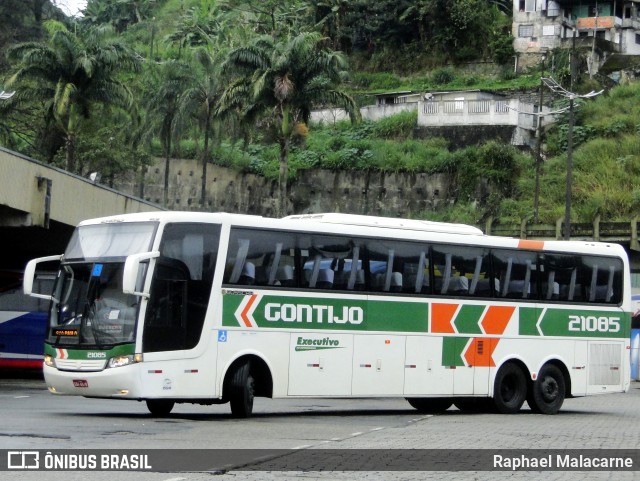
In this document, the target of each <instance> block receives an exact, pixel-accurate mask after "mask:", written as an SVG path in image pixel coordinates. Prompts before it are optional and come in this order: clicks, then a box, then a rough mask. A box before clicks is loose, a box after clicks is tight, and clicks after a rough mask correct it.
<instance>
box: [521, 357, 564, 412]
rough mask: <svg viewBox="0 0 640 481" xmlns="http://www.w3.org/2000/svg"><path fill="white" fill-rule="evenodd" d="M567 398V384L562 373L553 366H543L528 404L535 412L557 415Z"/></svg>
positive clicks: (528, 398)
mask: <svg viewBox="0 0 640 481" xmlns="http://www.w3.org/2000/svg"><path fill="white" fill-rule="evenodd" d="M564 397H565V382H564V376H563V375H562V371H560V369H558V367H557V366H554V365H553V364H546V365H545V366H542V369H540V372H539V373H538V377H537V379H536V380H535V381H534V382H533V383H532V384H531V391H530V392H529V395H528V397H527V403H528V404H529V407H530V408H531V410H532V411H533V412H536V413H542V414H556V413H557V412H558V411H559V410H560V408H561V407H562V403H563V402H564Z"/></svg>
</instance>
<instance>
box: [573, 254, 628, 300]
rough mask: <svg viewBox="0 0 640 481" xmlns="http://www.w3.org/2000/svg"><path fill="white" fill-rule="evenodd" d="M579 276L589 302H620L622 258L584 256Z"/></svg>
mask: <svg viewBox="0 0 640 481" xmlns="http://www.w3.org/2000/svg"><path fill="white" fill-rule="evenodd" d="M582 263H583V268H582V269H580V274H579V276H578V277H579V278H580V280H581V281H582V284H583V286H584V289H583V290H584V294H585V300H586V301H588V302H596V303H607V304H618V303H619V302H620V299H621V296H622V262H621V261H620V259H612V258H606V257H596V256H584V257H583V258H582Z"/></svg>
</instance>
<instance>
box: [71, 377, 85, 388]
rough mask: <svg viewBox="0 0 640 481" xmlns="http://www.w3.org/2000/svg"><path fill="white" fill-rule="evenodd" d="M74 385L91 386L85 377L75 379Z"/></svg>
mask: <svg viewBox="0 0 640 481" xmlns="http://www.w3.org/2000/svg"><path fill="white" fill-rule="evenodd" d="M73 385H74V386H75V387H89V383H88V382H87V381H86V380H85V379H74V380H73Z"/></svg>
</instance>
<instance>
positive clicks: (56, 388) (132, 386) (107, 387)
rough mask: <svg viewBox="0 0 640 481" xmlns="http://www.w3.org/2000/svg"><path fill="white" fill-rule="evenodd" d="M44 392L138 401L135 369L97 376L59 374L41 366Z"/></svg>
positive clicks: (78, 372) (138, 379) (109, 371)
mask: <svg viewBox="0 0 640 481" xmlns="http://www.w3.org/2000/svg"><path fill="white" fill-rule="evenodd" d="M43 372H44V379H45V383H46V385H47V388H48V389H49V391H50V392H52V393H54V394H61V395H68V396H87V397H106V398H120V399H139V398H141V389H140V374H139V365H136V364H134V365H131V366H123V367H117V368H111V369H105V370H103V371H97V372H87V371H60V370H58V369H56V368H55V367H51V366H46V365H45V366H44V368H43Z"/></svg>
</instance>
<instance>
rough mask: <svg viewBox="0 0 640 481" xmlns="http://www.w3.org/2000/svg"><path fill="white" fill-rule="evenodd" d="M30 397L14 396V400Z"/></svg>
mask: <svg viewBox="0 0 640 481" xmlns="http://www.w3.org/2000/svg"><path fill="white" fill-rule="evenodd" d="M26 397H29V396H14V397H13V399H24V398H26Z"/></svg>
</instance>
